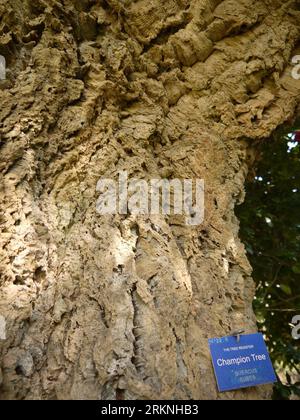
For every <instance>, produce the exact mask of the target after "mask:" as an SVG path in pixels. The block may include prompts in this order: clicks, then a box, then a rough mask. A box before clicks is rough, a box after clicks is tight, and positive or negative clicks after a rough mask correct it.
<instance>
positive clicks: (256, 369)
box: [209, 334, 277, 392]
mask: <svg viewBox="0 0 300 420" xmlns="http://www.w3.org/2000/svg"><path fill="white" fill-rule="evenodd" d="M209 346H210V352H211V355H212V360H213V365H214V370H215V374H216V378H217V382H218V388H219V391H220V392H226V391H233V390H236V389H240V388H248V387H252V386H258V385H263V384H271V383H275V382H277V378H276V374H275V372H274V369H273V366H272V362H271V359H270V356H269V353H268V350H267V346H266V344H265V341H264V338H263V335H262V334H251V335H241V336H240V340H238V339H237V337H223V338H213V339H211V340H209Z"/></svg>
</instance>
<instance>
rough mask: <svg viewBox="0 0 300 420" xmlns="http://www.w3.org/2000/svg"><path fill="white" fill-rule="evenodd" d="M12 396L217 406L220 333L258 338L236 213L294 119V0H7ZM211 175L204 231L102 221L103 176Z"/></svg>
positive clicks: (1, 185) (4, 290)
mask: <svg viewBox="0 0 300 420" xmlns="http://www.w3.org/2000/svg"><path fill="white" fill-rule="evenodd" d="M0 19H1V20H0V54H2V55H3V56H5V57H6V60H7V66H8V70H9V71H8V78H7V80H6V81H2V82H0V98H1V108H0V136H1V137H0V198H1V204H0V229H1V236H0V332H1V334H0V396H1V398H2V399H7V398H8V399H33V398H38V399H69V398H71V399H116V398H124V399H159V398H162V399H166V398H170V399H217V398H226V399H227V398H229V399H235V398H242V399H251V398H269V397H270V391H271V390H270V388H269V387H260V388H257V389H250V390H245V391H239V392H234V393H228V394H224V395H220V394H218V393H217V390H216V382H215V379H214V375H213V371H212V367H211V360H210V355H209V350H208V344H207V340H208V338H211V337H216V336H223V335H227V334H229V333H230V331H232V329H236V328H241V327H242V328H244V329H245V330H246V331H247V332H253V331H255V330H256V324H255V317H254V314H253V312H252V305H251V302H252V299H253V293H254V285H253V281H252V279H251V267H250V266H249V263H248V261H247V258H246V254H245V249H244V246H243V245H242V244H241V242H240V240H239V238H238V228H239V226H238V220H237V219H236V217H235V215H234V208H235V205H237V204H238V203H240V202H241V201H242V200H243V198H244V187H243V185H244V181H245V177H246V175H247V171H248V165H249V162H250V161H251V159H252V158H251V156H252V152H253V144H254V143H255V141H258V140H260V139H263V138H266V137H268V136H269V135H270V134H271V133H272V132H273V131H274V130H275V129H276V128H277V127H278V126H279V125H280V124H282V123H283V122H285V121H286V120H288V119H291V118H292V117H293V115H294V113H295V109H296V107H297V104H298V102H299V89H300V85H299V84H300V82H299V81H298V82H297V81H295V80H293V79H292V77H291V68H290V67H289V63H290V59H291V57H292V55H293V53H294V51H295V48H296V46H297V43H298V42H299V37H300V31H299V21H300V12H299V1H283V0H225V1H220V0H164V1H163V0H136V1H133V0H106V1H104V0H103V1H100V0H99V1H96V0H94V1H93V0H81V1H79V0H65V1H62V0H47V1H46V0H45V1H43V0H27V1H20V0H1V2H0ZM120 170H127V171H128V173H129V175H130V176H132V177H136V178H143V179H150V178H157V177H161V178H170V179H171V178H192V179H193V178H202V179H204V180H205V183H206V194H205V199H206V209H205V211H206V213H205V221H204V223H203V224H202V225H200V226H195V227H191V226H186V224H185V221H184V218H182V217H174V216H173V217H164V216H157V217H152V216H151V217H135V216H132V215H128V216H110V217H109V216H106V217H101V216H99V215H98V214H97V213H96V201H97V198H98V195H97V192H96V184H97V181H98V180H99V179H100V178H102V177H104V178H117V176H118V172H119V171H120Z"/></svg>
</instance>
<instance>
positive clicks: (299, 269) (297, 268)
mask: <svg viewBox="0 0 300 420" xmlns="http://www.w3.org/2000/svg"><path fill="white" fill-rule="evenodd" d="M292 270H293V272H294V273H295V274H300V264H296V265H294V266H293V267H292Z"/></svg>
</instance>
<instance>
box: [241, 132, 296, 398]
mask: <svg viewBox="0 0 300 420" xmlns="http://www.w3.org/2000/svg"><path fill="white" fill-rule="evenodd" d="M296 127H297V125H296ZM291 131H292V128H291V127H289V128H282V129H280V130H278V132H277V133H276V136H274V138H272V139H270V140H269V141H268V142H266V144H265V145H264V146H263V147H262V159H261V162H260V164H259V165H258V167H257V168H256V171H255V173H256V177H255V179H254V180H253V181H252V182H250V183H249V184H248V186H247V199H246V202H245V204H243V206H241V208H240V209H239V210H238V213H237V214H238V217H239V219H240V220H241V236H242V239H243V241H244V243H245V244H246V248H247V251H248V254H249V258H250V262H251V265H252V267H253V269H254V272H253V277H254V280H255V282H256V284H257V290H256V297H255V301H254V309H255V312H256V316H257V319H258V322H259V326H260V329H261V331H262V332H263V333H264V334H265V336H266V337H267V341H268V345H269V348H270V351H271V356H272V359H273V361H274V364H275V365H276V367H277V369H278V372H279V373H282V371H284V372H286V373H285V376H286V378H284V379H286V384H287V386H284V385H283V384H282V383H279V384H278V385H277V387H276V391H275V397H276V398H284V399H285V398H289V397H290V396H291V393H292V392H294V393H296V394H297V395H300V389H299V385H300V384H299V379H300V344H299V342H297V341H295V340H294V339H293V338H292V334H291V326H290V324H291V321H292V319H293V317H294V316H295V315H299V314H300V260H299V255H300V241H299V238H300V212H299V207H300V194H299V192H300V143H298V142H296V141H295V140H296V139H295V135H294V134H293V133H291ZM281 377H282V376H281ZM293 377H294V378H295V379H293Z"/></svg>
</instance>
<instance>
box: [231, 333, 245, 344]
mask: <svg viewBox="0 0 300 420" xmlns="http://www.w3.org/2000/svg"><path fill="white" fill-rule="evenodd" d="M244 332H245V330H238V331H235V332H233V333H232V336H233V337H236V338H237V342H238V343H239V342H240V339H241V335H242V334H244Z"/></svg>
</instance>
